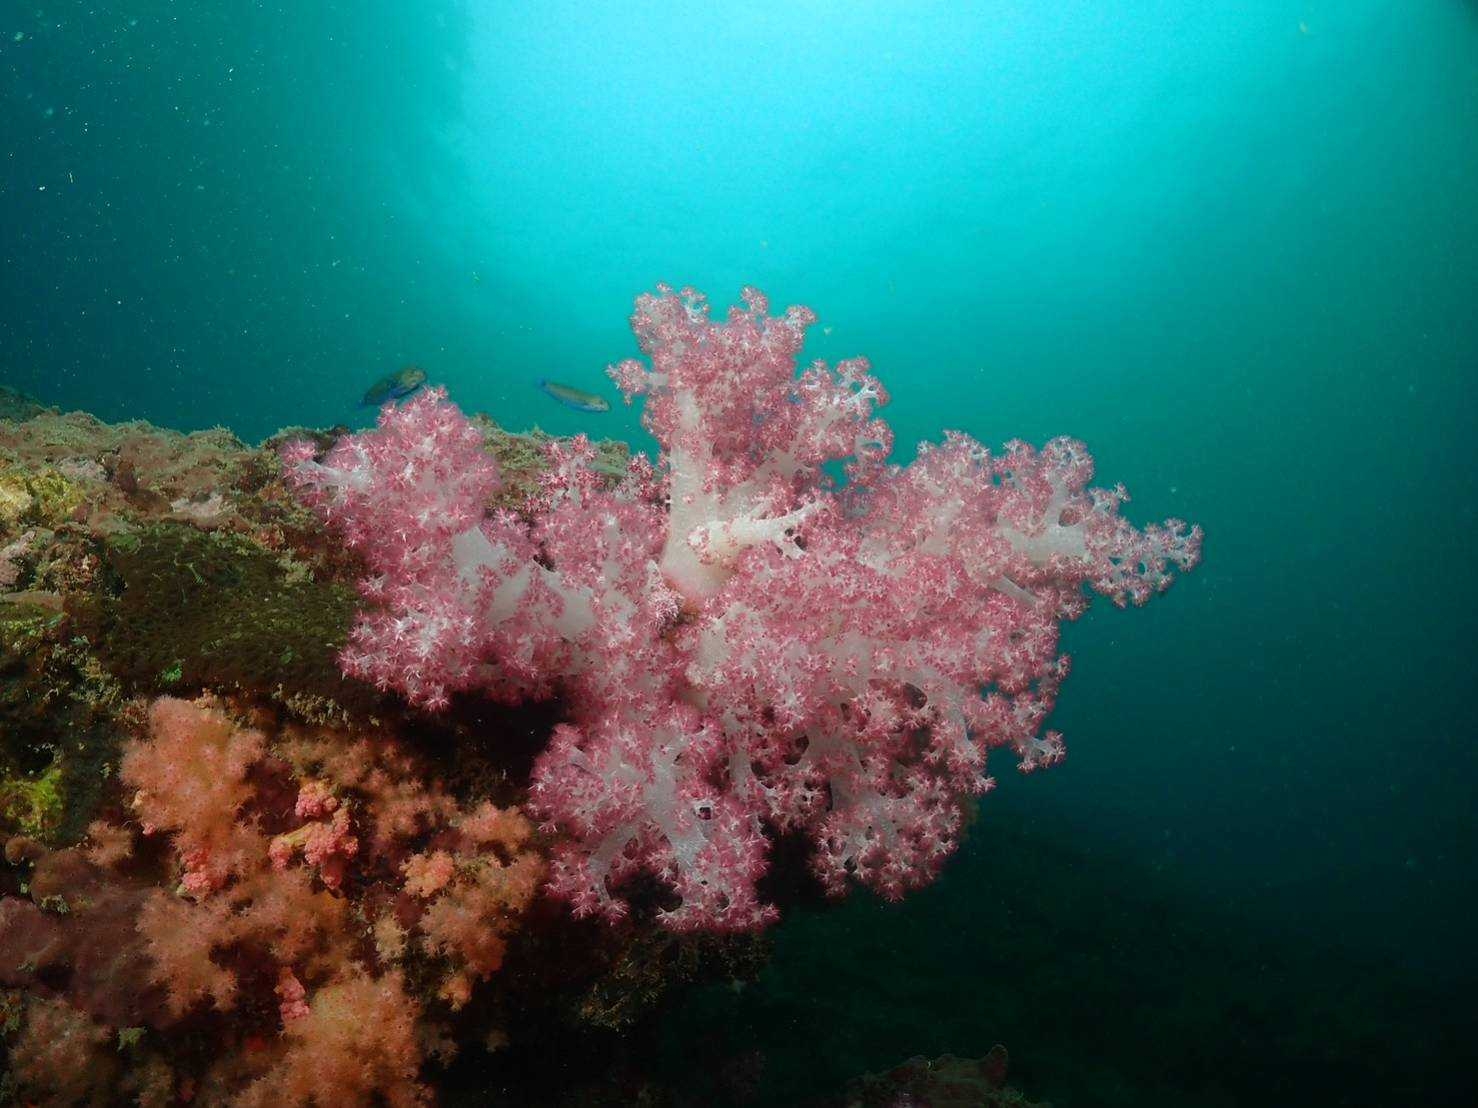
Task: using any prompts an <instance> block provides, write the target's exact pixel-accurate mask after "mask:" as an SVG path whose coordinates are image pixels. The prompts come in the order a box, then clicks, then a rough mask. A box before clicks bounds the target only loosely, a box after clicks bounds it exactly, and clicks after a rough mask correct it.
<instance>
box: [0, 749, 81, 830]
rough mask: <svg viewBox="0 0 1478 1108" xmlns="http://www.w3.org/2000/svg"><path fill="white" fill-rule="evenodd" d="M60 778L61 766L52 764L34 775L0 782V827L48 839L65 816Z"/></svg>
mask: <svg viewBox="0 0 1478 1108" xmlns="http://www.w3.org/2000/svg"><path fill="white" fill-rule="evenodd" d="M62 776H63V775H62V767H61V766H60V765H57V764H56V763H53V764H52V765H50V766H48V767H47V768H46V770H45V771H44V772H42V773H40V774H37V775H35V776H28V775H22V774H17V775H15V776H12V777H6V778H3V779H0V827H3V828H5V830H6V831H16V832H19V833H20V834H22V835H26V836H28V837H30V838H33V839H41V840H43V841H47V840H50V839H51V837H52V836H53V835H55V834H56V832H57V831H58V830H59V829H60V828H61V826H62V823H63V820H64V818H65V816H66V804H65V802H64V800H63V796H64V793H63V788H62Z"/></svg>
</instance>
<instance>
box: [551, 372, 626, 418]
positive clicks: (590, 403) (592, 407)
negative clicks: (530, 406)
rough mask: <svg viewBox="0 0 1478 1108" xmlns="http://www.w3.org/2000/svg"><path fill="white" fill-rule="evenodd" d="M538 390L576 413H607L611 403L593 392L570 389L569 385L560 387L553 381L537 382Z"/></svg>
mask: <svg viewBox="0 0 1478 1108" xmlns="http://www.w3.org/2000/svg"><path fill="white" fill-rule="evenodd" d="M539 388H540V389H541V390H543V392H544V393H545V394H546V395H548V396H552V397H554V399H556V400H558V401H559V402H560V403H561V404H563V405H564V406H565V407H567V408H574V409H575V411H577V412H609V411H610V410H611V402H610V401H609V400H607V399H606V398H605V397H604V396H596V395H595V393H593V392H586V391H585V390H584V389H575V388H571V387H570V386H569V385H560V384H557V383H555V382H554V381H544V380H541V381H540V382H539Z"/></svg>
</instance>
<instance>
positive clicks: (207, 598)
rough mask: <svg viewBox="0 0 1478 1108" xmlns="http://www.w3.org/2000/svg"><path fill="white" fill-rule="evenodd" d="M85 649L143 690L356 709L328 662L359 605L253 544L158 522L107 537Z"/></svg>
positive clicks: (341, 589) (356, 691)
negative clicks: (237, 693)
mask: <svg viewBox="0 0 1478 1108" xmlns="http://www.w3.org/2000/svg"><path fill="white" fill-rule="evenodd" d="M104 562H105V565H106V567H107V570H108V573H109V574H110V576H111V578H112V579H111V581H109V582H108V583H107V584H106V585H105V592H104V595H102V596H101V597H99V598H96V600H95V609H94V611H93V612H92V619H91V621H86V620H85V621H84V622H91V623H92V624H93V634H92V636H91V637H93V641H94V642H95V644H96V649H97V651H98V654H99V655H100V656H101V657H102V659H103V661H104V663H105V664H106V665H107V666H108V668H109V669H110V670H111V671H112V672H113V673H114V674H116V675H117V676H118V677H119V678H120V679H122V680H124V681H125V682H127V683H129V684H130V685H132V686H133V687H135V688H136V689H137V690H138V691H141V692H151V693H155V692H171V693H176V694H179V693H184V692H189V691H193V690H196V689H201V688H240V689H244V690H252V691H258V692H266V693H269V694H275V695H277V696H279V697H282V696H293V695H309V696H318V697H327V698H330V699H334V700H338V701H341V702H343V701H345V700H363V699H364V698H365V697H366V696H367V694H368V690H367V689H366V688H365V687H364V686H362V685H360V684H358V683H355V682H349V681H347V680H346V679H345V678H344V677H343V676H342V675H341V674H340V672H339V666H338V661H337V655H338V652H339V650H340V648H341V647H342V646H343V645H344V642H345V640H346V638H347V636H348V633H349V628H350V626H351V624H352V623H353V620H354V613H355V608H356V601H357V597H356V595H355V593H354V592H353V590H352V589H350V588H349V587H347V586H345V585H342V584H333V583H324V582H319V581H316V580H314V578H313V576H312V573H311V571H310V570H309V568H308V567H307V566H306V565H304V564H303V563H301V562H296V561H294V560H292V559H291V558H289V557H287V556H285V555H281V554H277V553H274V552H272V551H269V550H266V549H264V548H262V547H260V546H258V545H257V544H255V543H253V542H252V541H251V540H250V539H247V538H244V537H242V536H240V535H233V534H227V533H223V532H206V531H201V530H198V529H196V528H194V527H190V526H187V525H182V524H173V523H161V524H157V525H155V526H152V527H149V528H146V529H145V530H143V531H140V532H136V533H133V534H129V535H124V536H118V537H115V538H113V539H111V540H110V541H109V542H108V544H107V545H106V547H105V549H104Z"/></svg>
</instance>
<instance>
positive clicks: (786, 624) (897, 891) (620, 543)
mask: <svg viewBox="0 0 1478 1108" xmlns="http://www.w3.org/2000/svg"><path fill="white" fill-rule="evenodd" d="M813 321H814V316H813V315H812V314H811V313H810V312H809V311H808V310H806V309H804V308H791V309H789V310H788V311H786V312H785V313H784V314H783V315H780V316H771V315H769V314H768V304H767V302H766V300H765V298H764V297H763V296H762V295H761V294H760V293H758V292H756V291H754V290H746V291H745V293H744V305H743V306H742V307H738V308H733V309H730V311H729V313H728V316H727V318H726V319H724V320H722V321H718V322H716V321H714V320H712V319H711V318H710V316H709V313H708V308H707V305H706V304H705V303H704V301H703V298H702V297H701V296H699V295H698V294H697V293H695V292H693V291H691V290H684V291H683V292H681V293H674V292H673V291H671V290H670V289H666V288H662V289H659V290H658V292H657V294H656V295H651V296H643V297H641V298H640V299H639V300H638V301H637V307H636V313H635V315H634V316H633V317H632V325H633V329H634V330H635V332H636V334H637V337H638V339H639V341H640V343H641V346H642V349H643V351H644V352H645V353H646V354H647V355H648V357H649V358H650V363H651V364H650V367H648V366H646V365H644V364H642V363H640V362H637V361H627V362H623V363H621V364H620V365H618V366H615V367H614V368H613V369H612V370H611V374H612V377H613V379H614V380H615V381H616V383H617V384H618V385H619V386H620V387H621V389H622V390H623V391H624V392H625V393H626V395H627V398H628V400H630V399H632V398H634V397H636V396H642V397H644V398H645V400H646V410H645V423H646V426H647V428H648V430H650V431H651V432H652V434H653V435H654V436H655V437H656V438H657V440H658V442H659V443H660V444H661V447H662V457H661V465H660V466H658V467H653V466H651V465H650V464H648V463H646V462H644V461H642V460H640V459H638V460H637V461H636V462H634V463H633V464H632V466H631V469H630V471H629V473H628V474H627V476H626V478H625V479H624V480H622V481H621V482H619V483H617V484H616V485H615V486H614V487H610V486H608V485H607V484H605V483H603V482H602V481H601V480H600V479H599V478H598V477H597V476H596V474H595V473H594V472H593V469H592V467H591V466H590V465H589V460H590V457H591V450H590V447H589V444H588V443H585V442H584V441H583V440H578V439H577V440H575V441H574V443H573V444H571V445H570V446H557V447H555V448H554V449H552V450H551V453H550V465H551V469H550V473H549V475H548V477H547V478H546V479H545V481H544V483H543V486H542V488H541V489H540V490H539V492H538V494H537V495H536V496H534V497H533V498H531V499H530V501H529V502H528V503H527V505H525V511H524V513H523V514H522V515H520V516H514V515H512V514H510V513H507V512H500V513H494V514H488V513H487V512H485V511H484V510H483V508H482V504H483V502H484V501H485V500H486V499H487V498H488V497H489V496H490V495H491V494H492V493H493V492H495V491H496V490H497V488H498V476H497V472H496V469H495V467H494V466H493V465H492V463H491V462H490V461H489V460H488V458H487V457H486V455H485V454H484V453H483V451H482V448H481V444H480V441H479V438H478V435H477V432H476V430H475V428H474V427H473V425H472V424H471V423H470V422H469V421H467V420H466V419H465V418H464V417H463V416H462V415H461V413H460V412H458V411H457V409H456V408H454V407H453V406H452V405H451V404H450V403H449V402H448V401H447V400H446V397H445V395H444V393H442V392H440V391H436V390H433V391H431V392H428V393H426V394H424V395H423V396H421V397H418V398H416V399H415V400H412V401H411V402H409V403H408V404H406V405H404V406H402V407H399V408H397V407H394V406H387V407H386V408H385V410H384V411H383V412H382V413H381V417H380V425H379V427H378V428H377V429H376V430H373V431H369V432H366V433H363V434H360V435H355V436H351V437H349V438H347V439H344V440H342V441H341V442H340V443H339V444H338V445H337V446H335V447H334V448H333V450H332V451H330V452H329V454H328V455H327V456H326V457H325V458H324V459H323V460H322V461H321V462H320V461H315V460H314V459H313V457H312V451H311V449H310V448H309V447H308V446H306V445H302V444H300V445H296V446H293V447H290V448H289V449H288V451H287V452H286V454H285V458H286V461H287V463H288V466H289V476H290V479H291V480H292V481H293V482H294V484H295V485H296V486H297V488H298V489H299V490H300V493H301V495H302V496H303V497H304V499H305V500H307V501H308V502H309V503H310V504H313V505H315V506H317V507H318V509H319V510H320V511H321V512H322V513H323V514H324V516H325V518H327V519H328V520H329V521H330V522H332V523H335V524H337V525H339V526H340V527H341V528H342V531H343V534H344V537H345V539H346V541H347V542H348V543H349V544H350V545H351V546H354V547H356V548H357V549H359V550H360V551H361V552H362V553H363V554H364V555H365V556H366V557H367V558H368V560H369V561H370V564H371V566H372V568H373V571H374V575H373V577H372V578H371V579H370V580H369V581H368V582H367V583H366V592H367V593H368V595H369V596H370V597H371V598H372V599H373V600H374V601H376V602H377V603H376V606H375V607H374V608H373V609H372V610H371V611H370V613H368V614H367V615H365V616H364V617H363V618H362V619H361V621H360V623H359V626H358V627H357V628H356V630H355V632H354V635H353V639H352V642H351V646H350V647H349V649H348V650H346V652H345V655H344V664H345V667H346V669H348V670H349V671H350V672H352V673H356V674H359V675H361V676H365V677H369V678H372V679H374V680H376V681H377V682H379V683H380V684H381V685H382V686H385V687H393V688H397V689H400V690H401V691H402V692H404V693H405V694H406V695H407V696H408V697H409V698H410V699H411V700H412V701H414V702H417V703H420V704H424V705H427V706H429V707H432V708H437V707H440V706H442V705H444V704H445V703H446V702H447V697H448V694H449V693H450V692H451V691H453V690H477V691H483V692H486V693H489V694H491V695H494V696H497V697H499V698H502V699H512V700H516V699H520V698H528V697H536V696H545V695H548V694H549V693H551V692H554V691H556V690H558V691H561V692H562V693H563V694H564V695H565V697H566V700H567V702H568V705H569V712H570V718H569V722H568V723H567V724H566V725H564V726H561V727H560V728H559V729H558V730H557V731H556V733H555V736H554V739H553V741H552V742H551V744H550V746H549V748H548V749H547V750H546V751H545V752H544V754H543V755H542V756H541V757H540V759H539V761H538V763H537V765H536V767H535V772H534V780H533V784H532V795H533V799H534V802H535V807H536V809H537V810H538V812H539V813H540V814H541V815H542V817H543V818H544V819H545V821H546V823H547V824H548V826H549V827H550V828H551V829H557V830H559V831H562V832H564V833H565V837H564V844H565V845H564V846H563V847H562V848H560V850H559V853H558V855H557V857H556V862H555V865H554V868H553V871H552V879H551V887H552V889H553V890H554V891H555V892H556V893H558V894H559V895H561V896H563V897H565V898H567V899H568V900H570V901H571V902H572V903H573V904H574V905H575V907H576V909H577V911H580V912H582V913H588V912H597V913H600V914H603V915H606V916H609V917H618V916H620V915H621V914H623V913H624V912H625V911H626V910H627V905H626V903H625V901H624V900H623V899H622V898H621V895H620V892H619V890H620V888H621V886H622V885H623V884H624V883H625V882H626V881H627V879H629V878H631V877H634V876H636V875H637V874H639V873H647V874H651V875H654V876H656V877H657V878H659V879H660V880H661V881H663V882H665V883H666V884H667V885H668V886H669V887H670V888H671V889H672V891H673V893H674V900H673V903H672V904H671V905H670V906H668V907H667V908H666V909H665V910H664V912H663V917H664V919H665V921H666V922H667V923H668V924H669V925H671V926H673V927H676V928H684V929H691V928H731V929H732V928H748V927H753V926H757V925H760V924H763V923H765V922H767V921H769V920H770V919H772V918H774V909H773V908H772V907H771V906H769V905H767V904H765V903H763V902H762V901H761V900H760V898H759V897H758V895H757V894H756V891H755V883H756V881H757V879H758V877H759V876H760V875H761V873H762V872H763V871H764V868H765V865H766V857H767V851H768V838H767V830H768V829H770V828H781V829H790V830H797V831H801V832H803V833H805V834H807V835H808V836H809V837H810V838H811V840H812V842H813V843H814V847H815V851H814V858H815V868H816V871H817V873H818V875H819V876H820V877H821V879H822V881H823V882H824V883H825V884H826V886H827V887H828V888H829V889H830V890H832V891H833V892H840V891H842V890H843V889H844V888H845V886H846V884H847V881H848V879H849V877H850V878H855V879H857V880H860V881H862V882H863V883H865V884H867V885H869V886H871V887H872V888H874V889H876V890H877V891H879V892H880V893H882V894H883V895H885V896H888V897H898V896H901V895H902V894H903V893H904V892H905V891H906V890H908V889H910V888H913V887H916V886H919V885H921V884H924V883H926V882H928V881H929V880H931V879H932V878H933V876H934V875H935V874H936V873H937V871H938V869H939V866H940V865H941V864H942V862H943V860H944V859H945V858H946V857H947V856H948V855H949V854H950V852H951V851H952V850H953V849H954V848H955V846H956V844H957V842H958V835H959V828H960V825H961V822H962V804H963V801H964V798H966V797H969V796H972V795H978V794H980V793H983V792H985V791H986V790H987V789H989V788H990V786H991V783H992V782H991V778H990V777H989V776H988V775H987V773H986V767H985V764H986V755H987V753H988V751H989V750H990V749H991V748H993V747H1001V746H1005V747H1010V748H1011V749H1012V750H1013V751H1014V752H1015V753H1016V755H1017V757H1018V760H1019V765H1020V767H1021V768H1022V769H1023V770H1031V769H1035V768H1037V767H1040V766H1047V765H1050V764H1052V763H1053V762H1055V761H1057V760H1058V759H1059V758H1061V756H1062V744H1061V740H1060V738H1059V737H1058V736H1057V735H1056V734H1055V733H1053V732H1046V733H1045V734H1044V733H1043V732H1042V726H1043V723H1044V721H1045V719H1046V717H1047V715H1048V713H1049V712H1050V710H1051V708H1052V704H1053V701H1054V699H1055V697H1056V694H1057V690H1058V687H1059V685H1060V683H1061V681H1062V679H1063V677H1064V676H1065V675H1066V673H1067V668H1068V666H1067V659H1066V657H1063V656H1060V655H1059V654H1058V627H1059V624H1060V623H1061V622H1062V621H1063V620H1070V619H1075V618H1077V617H1078V616H1079V615H1081V614H1082V613H1083V611H1084V610H1085V609H1086V607H1087V597H1086V596H1085V593H1084V590H1085V588H1086V589H1091V590H1094V591H1096V592H1098V593H1100V594H1102V595H1105V596H1107V597H1109V598H1110V599H1111V600H1112V601H1114V602H1115V603H1117V604H1119V605H1125V604H1128V603H1131V602H1132V603H1136V604H1139V603H1143V602H1144V601H1145V600H1147V599H1148V598H1149V597H1150V596H1151V595H1153V594H1154V593H1156V592H1159V591H1161V590H1163V589H1164V588H1166V587H1167V586H1168V585H1169V584H1170V581H1171V577H1172V572H1173V570H1175V569H1180V570H1186V569H1189V568H1191V567H1192V566H1194V565H1195V563H1196V561H1197V560H1198V558H1199V553H1200V543H1201V533H1200V530H1199V529H1197V528H1187V527H1186V525H1185V524H1183V523H1181V522H1179V521H1177V520H1170V521H1167V522H1166V523H1165V524H1164V525H1163V526H1159V527H1150V528H1147V529H1145V530H1144V531H1137V530H1135V529H1134V528H1133V527H1131V526H1130V525H1129V524H1128V523H1127V522H1126V521H1124V520H1123V519H1122V518H1121V517H1120V516H1119V514H1118V509H1119V506H1120V505H1121V504H1122V502H1123V501H1124V500H1125V499H1126V497H1125V494H1124V493H1123V490H1122V489H1115V490H1108V491H1106V490H1101V489H1090V488H1089V487H1088V482H1089V480H1090V478H1091V477H1092V461H1091V459H1090V457H1089V455H1088V453H1087V451H1086V450H1085V449H1084V448H1083V446H1082V445H1081V444H1080V443H1077V442H1074V441H1072V440H1070V439H1054V440H1053V441H1052V442H1050V443H1048V444H1047V445H1046V446H1045V447H1044V448H1043V449H1041V450H1034V449H1033V448H1031V447H1029V446H1027V445H1025V444H1022V443H1010V444H1008V445H1007V447H1006V448H1005V450H1004V451H1003V452H999V453H996V452H992V451H991V450H989V449H988V448H986V447H985V446H983V445H981V444H979V443H977V442H975V441H974V440H973V439H970V438H969V437H967V436H965V435H959V434H950V435H948V436H946V438H945V441H944V443H943V444H942V445H939V446H924V447H921V448H920V450H919V454H918V457H917V459H916V460H915V461H914V462H913V463H911V464H910V465H908V466H902V467H901V466H897V465H889V464H888V463H887V461H886V459H887V456H888V453H889V451H890V449H891V446H892V435H891V432H890V431H889V429H888V427H887V425H886V424H885V423H883V422H882V421H881V420H880V419H878V418H877V417H876V415H875V412H876V409H877V407H878V406H879V405H881V404H883V403H885V402H886V399H887V398H886V394H885V393H884V391H883V389H882V386H881V385H879V384H878V382H877V381H876V380H875V379H874V378H873V377H872V376H871V374H870V370H869V366H868V364H867V362H866V361H864V360H862V359H855V360H852V361H846V362H842V363H840V364H839V365H837V366H836V367H835V368H831V367H828V366H827V365H825V364H824V363H821V362H815V363H813V364H812V365H810V366H808V367H806V368H805V369H804V370H802V371H800V372H799V374H798V373H797V356H798V354H799V352H800V349H801V346H802V344H803V342H804V338H805V332H806V329H807V327H809V326H810V324H811V323H812V322H813ZM828 463H832V464H835V465H839V466H840V467H841V469H842V472H844V473H845V475H846V481H845V483H844V484H839V483H838V482H836V481H834V480H833V479H832V478H831V477H830V476H829V475H828V472H827V468H826V467H827V466H828Z"/></svg>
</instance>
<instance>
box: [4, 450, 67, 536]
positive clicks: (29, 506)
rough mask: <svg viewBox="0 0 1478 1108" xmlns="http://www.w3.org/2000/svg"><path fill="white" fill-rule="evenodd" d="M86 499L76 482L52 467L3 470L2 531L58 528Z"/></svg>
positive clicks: (19, 467) (15, 467) (16, 467)
mask: <svg viewBox="0 0 1478 1108" xmlns="http://www.w3.org/2000/svg"><path fill="white" fill-rule="evenodd" d="M85 499H86V494H85V493H84V491H83V489H82V487H81V486H80V485H78V483H77V482H76V481H73V480H72V479H71V478H70V477H67V476H65V475H63V474H61V473H59V472H58V471H56V470H55V469H52V468H51V467H50V466H43V467H42V468H40V469H28V468H24V467H22V466H11V467H9V468H7V469H3V470H0V531H3V530H7V529H11V530H13V529H18V528H21V527H27V526H37V525H39V526H42V527H50V528H54V527H57V526H59V525H60V524H62V523H64V522H66V520H68V519H69V518H71V516H72V513H73V512H75V511H76V510H77V509H78V508H79V507H81V505H82V503H83V501H84V500H85Z"/></svg>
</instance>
